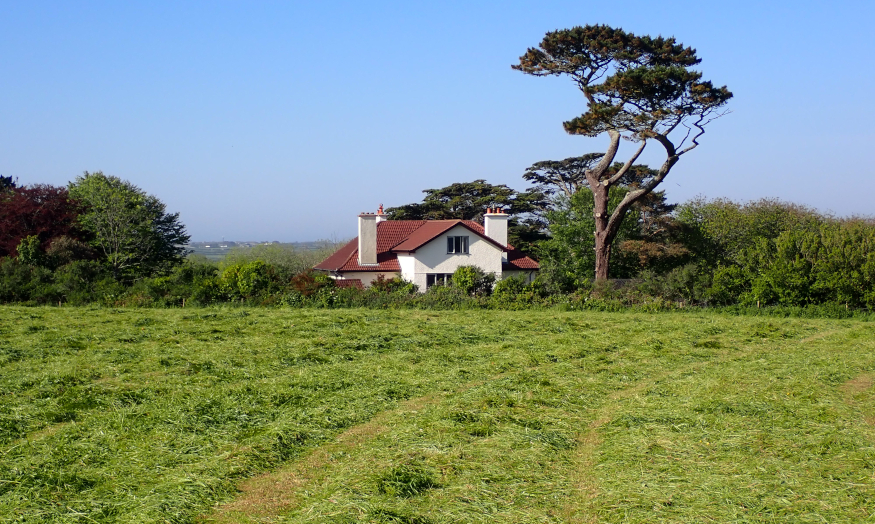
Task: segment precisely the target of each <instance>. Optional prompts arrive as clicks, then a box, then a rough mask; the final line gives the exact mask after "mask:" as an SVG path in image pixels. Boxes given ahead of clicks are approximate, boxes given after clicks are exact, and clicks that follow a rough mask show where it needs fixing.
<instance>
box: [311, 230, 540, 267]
mask: <svg viewBox="0 0 875 524" xmlns="http://www.w3.org/2000/svg"><path fill="white" fill-rule="evenodd" d="M456 226H462V227H464V228H466V229H468V230H470V231H471V232H472V233H474V234H476V235H478V236H479V237H481V238H482V239H483V240H485V241H487V242H489V243H491V244H492V245H494V246H496V247H497V248H499V249H501V250H502V251H507V256H508V259H507V262H504V263H503V265H502V269H506V270H523V269H529V270H531V269H538V268H539V265H538V263H537V262H535V261H534V260H532V259H531V258H529V257H527V256H526V255H525V254H524V253H523V252H522V251H519V250H518V249H515V248H514V247H513V246H512V245H510V244H508V245H507V246H502V245H501V244H499V243H498V242H496V241H495V240H493V239H491V238H489V237H487V236H486V231H485V229H484V228H483V226H481V225H480V224H478V223H477V222H474V221H473V220H384V221H382V222H379V223H377V263H376V264H375V265H367V266H362V265H360V264H359V263H358V238H354V239H352V240H350V241H349V242H347V243H346V244H344V245H343V247H341V248H340V249H338V250H337V251H335V252H334V253H333V254H332V255H331V256H329V257H328V258H326V259H325V260H323V261H322V262H321V263H319V264H318V265H316V266H314V267H313V269H319V270H322V271H341V272H345V271H379V272H382V271H385V272H392V271H401V265H400V264H399V263H398V254H397V253H399V252H400V253H412V252H415V251H416V250H417V249H419V248H420V247H422V246H424V245H425V244H428V243H429V242H431V241H432V240H434V239H435V238H437V237H439V236H440V235H442V234H444V233H446V232H447V231H449V230H450V229H452V228H454V227H456Z"/></svg>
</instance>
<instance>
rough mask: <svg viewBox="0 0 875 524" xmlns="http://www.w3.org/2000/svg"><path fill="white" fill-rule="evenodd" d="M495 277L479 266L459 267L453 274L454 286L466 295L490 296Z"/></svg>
mask: <svg viewBox="0 0 875 524" xmlns="http://www.w3.org/2000/svg"><path fill="white" fill-rule="evenodd" d="M494 283H495V275H493V274H492V273H486V272H484V271H483V270H482V269H480V268H479V267H477V266H459V267H458V268H457V269H456V271H455V272H454V273H453V286H455V287H456V288H458V289H459V290H460V291H461V292H462V293H464V294H466V295H489V294H490V293H491V292H492V286H493V284H494Z"/></svg>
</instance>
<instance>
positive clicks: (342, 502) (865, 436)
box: [0, 307, 875, 524]
mask: <svg viewBox="0 0 875 524" xmlns="http://www.w3.org/2000/svg"><path fill="white" fill-rule="evenodd" d="M873 335H875V326H873V325H871V324H869V323H863V322H858V321H850V320H842V321H837V320H816V319H763V318H748V317H738V316H732V317H730V316H720V315H714V314H707V313H688V314H678V313H671V314H669V313H663V314H656V315H645V314H616V313H597V312H551V311H535V312H532V311H529V312H495V311H465V312H433V311H432V312H430V311H374V310H339V311H330V310H283V309H276V310H274V309H244V308H238V309H186V310H136V309H99V308H94V309H88V308H14V307H2V308H0V371H2V373H0V521H2V522H192V521H200V522H386V523H388V522H397V523H408V524H416V523H419V524H424V523H442V522H709V521H713V522H787V521H794V522H867V521H875V516H873V506H872V503H871V501H872V500H875V426H873V423H875V391H873V381H875V351H873V350H875V336H873Z"/></svg>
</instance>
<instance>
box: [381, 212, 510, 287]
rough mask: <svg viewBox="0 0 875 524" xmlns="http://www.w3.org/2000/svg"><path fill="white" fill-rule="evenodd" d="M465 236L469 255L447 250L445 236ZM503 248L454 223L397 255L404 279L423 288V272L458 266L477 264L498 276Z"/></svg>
mask: <svg viewBox="0 0 875 524" xmlns="http://www.w3.org/2000/svg"><path fill="white" fill-rule="evenodd" d="M453 236H467V237H468V254H449V253H447V237H453ZM502 255H503V251H502V250H501V249H499V248H498V247H496V246H495V245H494V244H491V243H489V242H487V241H485V240H483V239H482V238H481V237H480V236H479V235H477V234H475V233H473V232H471V230H470V229H467V228H465V227H462V226H456V227H454V228H452V229H450V230H449V231H447V232H446V233H444V234H442V235H441V236H439V237H437V238H435V239H434V240H432V241H431V242H429V243H428V244H426V245H424V246H422V247H420V248H419V249H417V250H416V253H411V255H401V254H399V255H398V261H399V262H400V263H401V271H402V275H403V276H404V278H405V279H407V280H410V281H412V282H413V283H414V284H416V285H417V286H419V289H420V291H425V284H426V275H428V274H429V273H453V272H455V271H456V269H458V268H459V267H460V266H477V267H479V268H480V269H482V270H483V271H485V272H486V273H494V274H495V275H496V276H498V277H500V276H501V258H502Z"/></svg>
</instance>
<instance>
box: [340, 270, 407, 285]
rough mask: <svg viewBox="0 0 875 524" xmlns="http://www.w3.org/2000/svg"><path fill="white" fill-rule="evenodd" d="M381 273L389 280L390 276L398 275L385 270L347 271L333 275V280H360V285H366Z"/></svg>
mask: <svg viewBox="0 0 875 524" xmlns="http://www.w3.org/2000/svg"><path fill="white" fill-rule="evenodd" d="M380 275H383V278H385V279H386V280H389V279H390V278H395V277H397V276H398V273H395V272H385V271H347V272H346V273H343V275H341V276H340V277H333V278H334V279H335V280H356V279H358V280H361V281H362V285H363V286H365V287H368V286H370V285H371V283H372V282H373V281H374V280H377V277H379V276H380Z"/></svg>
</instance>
